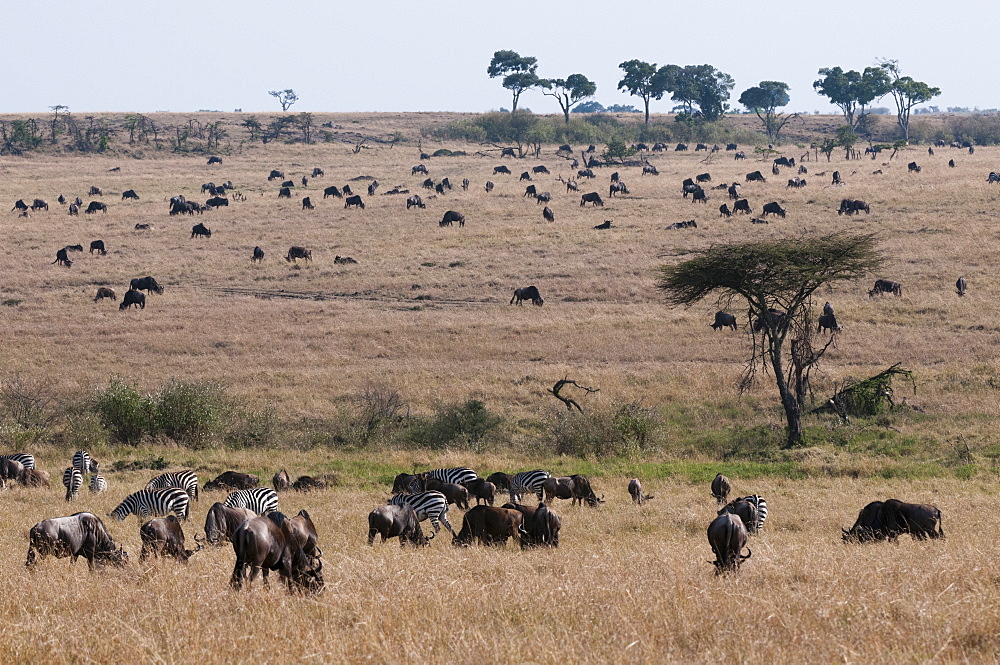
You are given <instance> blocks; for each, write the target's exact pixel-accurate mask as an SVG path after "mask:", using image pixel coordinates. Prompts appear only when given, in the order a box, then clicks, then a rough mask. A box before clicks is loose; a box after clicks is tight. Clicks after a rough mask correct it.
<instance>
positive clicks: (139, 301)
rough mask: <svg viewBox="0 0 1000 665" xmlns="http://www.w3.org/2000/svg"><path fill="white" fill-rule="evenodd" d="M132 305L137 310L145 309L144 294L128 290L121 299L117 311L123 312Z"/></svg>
mask: <svg viewBox="0 0 1000 665" xmlns="http://www.w3.org/2000/svg"><path fill="white" fill-rule="evenodd" d="M132 305H136V306H137V307H139V309H146V294H144V293H143V292H141V291H136V290H134V289H129V290H128V291H126V292H125V295H124V296H123V297H122V304H120V305H118V311H120V312H124V311H125V310H126V309H128V308H129V307H131V306H132Z"/></svg>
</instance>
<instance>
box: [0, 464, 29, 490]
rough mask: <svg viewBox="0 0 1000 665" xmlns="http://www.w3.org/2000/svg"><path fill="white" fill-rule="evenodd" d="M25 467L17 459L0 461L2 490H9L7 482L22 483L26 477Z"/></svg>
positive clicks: (0, 484)
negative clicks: (22, 479)
mask: <svg viewBox="0 0 1000 665" xmlns="http://www.w3.org/2000/svg"><path fill="white" fill-rule="evenodd" d="M24 471H25V469H24V465H23V464H21V463H20V462H19V461H17V460H16V459H10V458H4V459H0V488H2V489H7V481H8V480H13V481H14V482H15V483H16V482H20V480H21V478H23V477H24Z"/></svg>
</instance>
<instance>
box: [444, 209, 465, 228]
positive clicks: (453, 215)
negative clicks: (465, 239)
mask: <svg viewBox="0 0 1000 665" xmlns="http://www.w3.org/2000/svg"><path fill="white" fill-rule="evenodd" d="M455 222H458V225H459V226H465V215H463V214H462V213H460V212H455V211H454V210H449V211H447V212H445V213H444V217H442V218H441V221H440V222H438V226H451V225H452V224H453V223H455Z"/></svg>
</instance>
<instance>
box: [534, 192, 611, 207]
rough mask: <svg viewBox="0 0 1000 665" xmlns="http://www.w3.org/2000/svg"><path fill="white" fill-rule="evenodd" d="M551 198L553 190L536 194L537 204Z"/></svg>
mask: <svg viewBox="0 0 1000 665" xmlns="http://www.w3.org/2000/svg"><path fill="white" fill-rule="evenodd" d="M626 193H627V192H626ZM551 200H552V194H551V192H539V193H538V195H537V196H535V205H538V204H539V203H548V202H550V201H551Z"/></svg>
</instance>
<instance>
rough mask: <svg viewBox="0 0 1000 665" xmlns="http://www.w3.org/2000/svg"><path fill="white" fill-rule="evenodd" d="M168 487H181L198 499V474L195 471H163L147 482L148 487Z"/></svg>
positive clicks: (150, 488)
mask: <svg viewBox="0 0 1000 665" xmlns="http://www.w3.org/2000/svg"><path fill="white" fill-rule="evenodd" d="M168 487H179V488H181V489H182V490H184V491H185V492H187V493H188V496H189V497H191V498H192V499H194V500H195V501H197V500H198V476H196V475H195V473H194V471H173V472H171V473H163V474H160V475H159V476H157V477H156V478H153V479H152V480H150V481H149V482H148V483H146V489H148V490H159V489H166V488H168Z"/></svg>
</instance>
